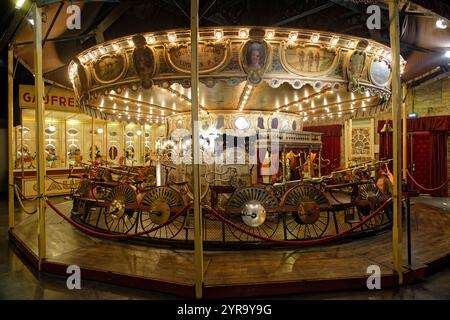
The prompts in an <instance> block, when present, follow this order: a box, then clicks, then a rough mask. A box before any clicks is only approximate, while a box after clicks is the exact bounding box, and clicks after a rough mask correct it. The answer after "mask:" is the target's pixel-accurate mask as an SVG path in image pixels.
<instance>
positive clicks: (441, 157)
mask: <svg viewBox="0 0 450 320" xmlns="http://www.w3.org/2000/svg"><path fill="white" fill-rule="evenodd" d="M430 156H431V168H432V174H431V186H432V188H435V187H438V186H440V185H442V184H443V183H444V182H445V181H446V180H447V132H442V131H434V132H431V155H430ZM431 195H432V196H439V197H447V195H448V184H447V183H446V184H445V185H444V186H443V187H442V188H440V189H439V190H437V191H434V192H432V193H431Z"/></svg>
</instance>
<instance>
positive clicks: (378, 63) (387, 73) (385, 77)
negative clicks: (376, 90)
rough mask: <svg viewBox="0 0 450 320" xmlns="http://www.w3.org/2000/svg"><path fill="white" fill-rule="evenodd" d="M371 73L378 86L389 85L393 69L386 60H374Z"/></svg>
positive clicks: (371, 77) (371, 78) (372, 79)
mask: <svg viewBox="0 0 450 320" xmlns="http://www.w3.org/2000/svg"><path fill="white" fill-rule="evenodd" d="M369 74H370V80H371V81H372V82H373V83H374V84H375V85H378V86H382V87H384V86H387V85H388V84H389V81H390V80H391V69H390V67H389V65H388V63H387V62H386V61H385V60H373V61H372V63H371V64H370V73H369Z"/></svg>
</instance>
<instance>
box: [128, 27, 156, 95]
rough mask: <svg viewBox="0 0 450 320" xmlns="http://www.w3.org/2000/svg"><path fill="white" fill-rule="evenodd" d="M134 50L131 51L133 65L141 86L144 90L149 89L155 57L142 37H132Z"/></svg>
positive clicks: (151, 83)
mask: <svg viewBox="0 0 450 320" xmlns="http://www.w3.org/2000/svg"><path fill="white" fill-rule="evenodd" d="M133 42H134V45H135V46H136V48H135V49H134V51H133V64H134V68H135V70H136V73H137V74H138V76H139V78H140V79H141V85H142V87H143V88H144V89H149V88H151V86H152V85H153V80H152V77H153V74H154V72H155V57H154V54H153V51H152V50H151V49H150V48H149V47H147V46H146V44H147V41H146V40H145V38H144V36H142V35H136V36H134V37H133Z"/></svg>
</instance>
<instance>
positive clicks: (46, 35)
mask: <svg viewBox="0 0 450 320" xmlns="http://www.w3.org/2000/svg"><path fill="white" fill-rule="evenodd" d="M63 6H64V2H61V3H60V4H59V7H58V10H56V13H55V15H54V16H53V19H52V22H51V23H50V26H49V27H48V29H47V32H46V33H45V36H44V40H42V47H44V46H45V43H46V42H47V38H48V36H49V34H50V32H52V29H53V25H54V24H55V21H56V19H58V16H59V13H60V12H61V9H62V7H63Z"/></svg>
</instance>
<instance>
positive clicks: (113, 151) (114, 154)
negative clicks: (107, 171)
mask: <svg viewBox="0 0 450 320" xmlns="http://www.w3.org/2000/svg"><path fill="white" fill-rule="evenodd" d="M118 153H119V151H118V150H117V148H116V147H115V146H112V147H110V148H109V151H108V155H109V158H110V159H111V160H116V158H117V155H118Z"/></svg>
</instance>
